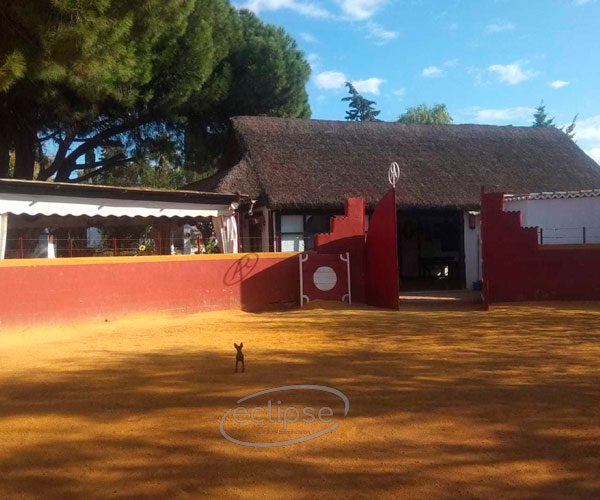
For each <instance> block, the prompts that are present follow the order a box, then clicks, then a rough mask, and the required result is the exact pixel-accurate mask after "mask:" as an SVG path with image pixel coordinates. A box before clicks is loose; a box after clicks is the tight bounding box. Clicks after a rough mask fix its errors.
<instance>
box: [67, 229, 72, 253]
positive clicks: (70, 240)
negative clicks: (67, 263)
mask: <svg viewBox="0 0 600 500" xmlns="http://www.w3.org/2000/svg"><path fill="white" fill-rule="evenodd" d="M67 251H68V255H69V257H73V240H72V238H71V235H70V234H69V238H68V239H67Z"/></svg>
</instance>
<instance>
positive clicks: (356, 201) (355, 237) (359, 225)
mask: <svg viewBox="0 0 600 500" xmlns="http://www.w3.org/2000/svg"><path fill="white" fill-rule="evenodd" d="M314 242H315V249H316V251H317V252H318V253H326V254H340V253H346V252H348V253H349V254H350V275H351V282H352V283H351V288H352V300H353V301H355V302H365V200H364V198H348V199H347V200H346V215H344V216H337V217H332V218H331V232H330V233H325V234H316V235H315V240H314Z"/></svg>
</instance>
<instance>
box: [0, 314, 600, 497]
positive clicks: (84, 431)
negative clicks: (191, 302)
mask: <svg viewBox="0 0 600 500" xmlns="http://www.w3.org/2000/svg"><path fill="white" fill-rule="evenodd" d="M472 309H473V307H472V306H471V307H462V308H459V309H458V310H451V308H439V307H425V308H423V307H421V308H419V307H418V306H406V307H404V308H402V309H401V310H400V311H399V312H384V311H378V310H369V309H362V310H361V309H358V308H357V309H352V310H343V309H320V308H312V309H309V310H302V311H294V312H288V313H268V314H247V313H242V312H221V313H205V314H197V315H191V316H185V317H164V316H147V317H137V318H129V319H127V320H120V321H115V322H110V323H102V324H86V325H70V326H65V327H61V328H45V329H40V328H35V329H34V328H30V329H25V330H21V331H13V332H6V331H5V332H2V333H0V499H2V500H9V499H17V498H18V499H33V498H36V499H38V498H44V499H61V500H62V499H70V498H77V499H86V500H87V499H97V498H115V499H138V498H139V499H192V498H224V499H233V498H244V499H246V498H248V499H250V498H252V499H261V498H285V499H288V500H289V499H305V498H365V499H372V498H403V499H404V498H405V499H413V500H414V499H446V500H450V499H452V500H457V499H494V500H499V499H516V498H519V499H529V500H531V499H540V500H542V499H562V498H564V499H567V498H568V499H586V500H591V499H595V498H600V368H599V366H600V304H598V303H596V304H583V303H579V304H552V303H544V304H537V305H519V306H515V305H512V306H507V307H504V306H498V307H494V308H493V309H492V310H491V311H490V312H487V313H486V312H483V311H477V310H472ZM239 341H243V342H244V346H245V353H246V373H244V374H234V373H233V368H234V359H235V350H234V348H233V345H232V344H233V342H239ZM290 384H320V385H326V386H331V387H334V388H336V389H339V390H340V391H342V392H343V393H344V394H346V395H347V396H348V398H349V400H350V411H349V413H348V415H347V416H346V417H345V418H343V417H342V416H341V415H340V414H339V406H340V405H339V404H338V406H335V401H334V402H333V403H331V404H332V405H333V406H335V408H334V409H335V412H336V415H335V419H336V422H339V427H338V428H337V429H336V430H334V431H333V432H331V433H329V434H326V435H324V436H322V437H319V438H317V439H314V440H311V441H307V442H304V443H301V444H296V445H290V446H284V447H275V448H251V447H243V446H238V445H235V444H232V443H230V442H229V441H227V440H225V439H224V438H223V437H222V436H221V434H220V432H219V420H220V418H221V416H222V415H223V414H224V413H225V411H226V410H227V409H228V408H230V407H232V406H235V405H236V401H237V399H238V398H241V397H242V396H245V395H248V394H250V393H253V392H255V391H259V390H262V389H266V388H271V387H276V386H282V385H290ZM330 396H331V395H329V394H327V393H323V392H314V391H313V392H312V393H305V394H302V391H300V392H298V393H297V395H291V396H290V395H288V396H287V397H288V400H286V402H285V403H286V404H287V403H295V402H296V401H292V399H294V398H298V400H300V399H303V401H304V403H306V402H310V403H311V404H313V406H315V405H321V406H322V405H323V404H325V403H329V402H330V401H332V400H331V398H330ZM290 398H291V399H290ZM311 398H312V399H311ZM333 399H335V397H334V398H333ZM338 402H339V400H338ZM333 406H332V407H333ZM298 425H300V424H298ZM302 425H303V426H306V425H308V424H302ZM298 428H299V429H302V428H303V427H302V426H300V427H298ZM228 429H229V431H231V432H235V431H236V429H234V428H233V427H231V426H230V427H228ZM240 432H242V434H243V437H245V438H248V439H257V436H259V435H260V433H259V432H257V431H256V430H252V429H250V430H248V431H247V432H246V431H243V430H241V431H240ZM276 438H277V435H275V436H273V435H271V436H267V435H263V439H276Z"/></svg>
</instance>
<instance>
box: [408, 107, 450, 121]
mask: <svg viewBox="0 0 600 500" xmlns="http://www.w3.org/2000/svg"><path fill="white" fill-rule="evenodd" d="M398 122H400V123H435V124H438V125H450V124H451V123H452V122H453V120H452V117H451V116H450V113H449V112H448V108H446V105H445V104H434V105H433V106H431V107H430V106H427V105H426V104H420V105H419V106H415V107H412V108H408V109H407V110H406V111H405V112H404V113H403V114H401V115H400V117H399V118H398Z"/></svg>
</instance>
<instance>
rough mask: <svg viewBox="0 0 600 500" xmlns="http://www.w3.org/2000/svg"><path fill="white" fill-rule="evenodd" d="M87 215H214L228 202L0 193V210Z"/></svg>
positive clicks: (225, 209)
mask: <svg viewBox="0 0 600 500" xmlns="http://www.w3.org/2000/svg"><path fill="white" fill-rule="evenodd" d="M6 213H10V214H14V215H21V214H26V215H60V216H65V215H74V216H88V217H111V216H112V217H216V216H219V215H229V205H228V204H204V203H180V202H172V201H157V200H135V199H117V198H101V197H75V196H64V195H63V196H53V195H45V194H35V195H32V194H25V193H0V214H6Z"/></svg>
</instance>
